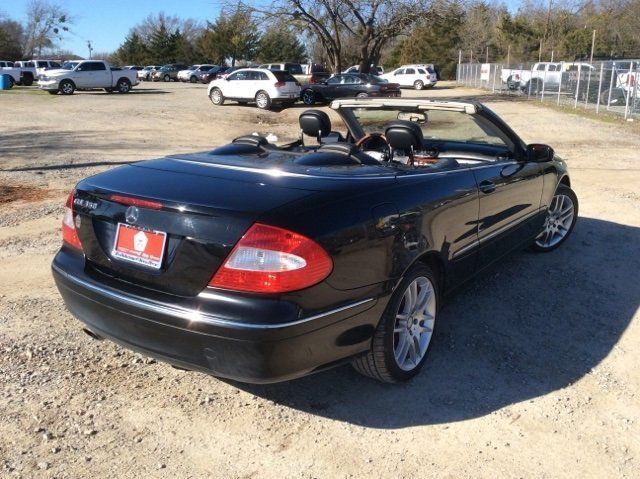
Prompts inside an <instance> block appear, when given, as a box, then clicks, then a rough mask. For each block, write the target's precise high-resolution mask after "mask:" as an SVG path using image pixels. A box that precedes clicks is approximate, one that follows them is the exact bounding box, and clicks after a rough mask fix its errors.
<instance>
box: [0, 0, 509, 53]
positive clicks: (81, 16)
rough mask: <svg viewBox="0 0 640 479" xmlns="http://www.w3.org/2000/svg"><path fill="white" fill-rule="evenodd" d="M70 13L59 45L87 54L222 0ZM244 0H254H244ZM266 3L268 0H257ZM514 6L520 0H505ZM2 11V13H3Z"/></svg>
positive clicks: (17, 6)
mask: <svg viewBox="0 0 640 479" xmlns="http://www.w3.org/2000/svg"><path fill="white" fill-rule="evenodd" d="M54 2H55V3H57V4H59V5H61V6H62V7H64V8H65V9H66V10H67V11H68V12H69V14H70V15H71V17H72V20H73V24H72V26H71V33H67V34H65V37H64V39H63V40H62V41H61V42H60V44H59V48H60V49H62V50H68V51H71V52H73V53H75V54H76V55H80V56H82V57H88V55H89V50H88V48H87V41H88V40H90V41H91V44H92V46H93V51H94V53H110V52H113V51H114V50H116V49H117V48H118V47H119V46H120V44H121V43H122V42H123V41H124V38H125V37H126V35H127V33H128V32H129V30H130V29H131V28H132V27H133V26H134V25H136V24H138V23H140V22H141V21H142V20H144V19H145V18H146V17H147V16H148V15H149V14H157V13H160V12H165V13H166V14H167V15H175V16H177V17H180V18H193V19H195V20H199V21H201V22H202V23H203V24H204V23H205V22H206V21H207V20H214V19H215V18H216V17H217V16H218V13H219V11H220V8H221V6H222V5H223V2H224V0H57V1H55V0H54ZM245 2H246V3H249V4H251V3H254V2H252V1H251V0H248V1H247V0H245ZM27 3H28V2H27V0H17V1H16V0H13V1H11V0H8V1H3V2H0V16H7V17H9V18H11V19H14V20H17V21H19V22H24V21H25V20H26V11H27ZM260 3H263V4H264V3H267V2H264V1H263V2H260ZM504 3H506V4H507V5H508V6H509V8H510V9H511V10H516V9H517V6H518V4H519V3H520V1H519V0H504ZM2 14H4V15H2Z"/></svg>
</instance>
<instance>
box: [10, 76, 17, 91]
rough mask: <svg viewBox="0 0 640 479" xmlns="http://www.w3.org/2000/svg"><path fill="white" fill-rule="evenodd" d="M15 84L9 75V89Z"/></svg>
mask: <svg viewBox="0 0 640 479" xmlns="http://www.w3.org/2000/svg"><path fill="white" fill-rule="evenodd" d="M15 84H16V81H15V80H14V79H13V77H12V76H11V75H9V90H11V89H12V88H13V87H14V86H15Z"/></svg>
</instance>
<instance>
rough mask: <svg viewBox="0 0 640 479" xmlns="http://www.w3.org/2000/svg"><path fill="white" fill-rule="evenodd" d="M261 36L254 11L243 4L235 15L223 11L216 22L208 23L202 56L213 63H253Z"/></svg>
mask: <svg viewBox="0 0 640 479" xmlns="http://www.w3.org/2000/svg"><path fill="white" fill-rule="evenodd" d="M259 44H260V34H259V33H258V25H257V23H256V21H255V20H254V18H253V16H252V14H251V11H250V10H249V9H247V8H245V7H244V6H243V5H242V4H239V5H238V6H237V7H236V9H235V10H233V11H232V12H231V13H229V12H227V11H223V12H222V13H221V14H220V16H219V17H218V18H217V19H216V21H215V22H213V23H208V24H207V28H206V31H205V32H204V33H203V35H202V38H201V39H200V41H199V50H200V52H201V53H202V55H203V56H204V57H206V58H208V59H211V60H212V61H216V62H218V63H224V61H225V60H226V59H229V60H230V62H231V66H235V64H236V61H237V60H252V59H253V58H254V57H255V54H256V51H257V49H258V45H259Z"/></svg>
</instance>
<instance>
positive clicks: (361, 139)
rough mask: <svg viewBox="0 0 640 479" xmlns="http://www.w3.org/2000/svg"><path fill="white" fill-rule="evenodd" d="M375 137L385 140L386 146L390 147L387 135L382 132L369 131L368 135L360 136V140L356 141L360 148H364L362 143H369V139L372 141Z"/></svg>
mask: <svg viewBox="0 0 640 479" xmlns="http://www.w3.org/2000/svg"><path fill="white" fill-rule="evenodd" d="M373 139H380V140H382V141H383V142H384V144H385V147H386V148H389V141H387V137H386V136H384V135H383V134H382V133H369V134H367V135H364V136H363V137H362V138H360V139H359V140H358V141H356V146H357V147H358V148H362V145H364V144H365V143H367V142H368V141H371V140H373Z"/></svg>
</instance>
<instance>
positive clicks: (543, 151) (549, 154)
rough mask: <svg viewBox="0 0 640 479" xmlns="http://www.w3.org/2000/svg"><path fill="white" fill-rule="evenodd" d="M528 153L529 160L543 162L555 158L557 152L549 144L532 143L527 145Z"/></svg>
mask: <svg viewBox="0 0 640 479" xmlns="http://www.w3.org/2000/svg"><path fill="white" fill-rule="evenodd" d="M527 154H528V157H529V161H535V162H538V163H543V162H545V161H551V160H553V156H554V154H555V152H554V151H553V148H551V147H550V146H549V145H543V144H541V143H532V144H531V145H528V146H527Z"/></svg>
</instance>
